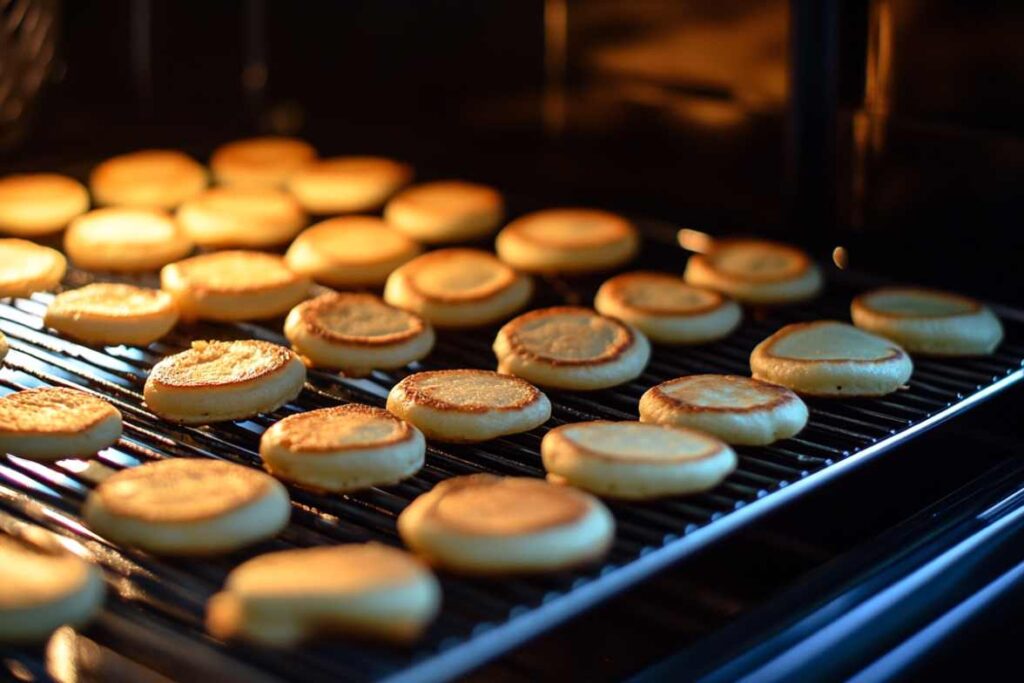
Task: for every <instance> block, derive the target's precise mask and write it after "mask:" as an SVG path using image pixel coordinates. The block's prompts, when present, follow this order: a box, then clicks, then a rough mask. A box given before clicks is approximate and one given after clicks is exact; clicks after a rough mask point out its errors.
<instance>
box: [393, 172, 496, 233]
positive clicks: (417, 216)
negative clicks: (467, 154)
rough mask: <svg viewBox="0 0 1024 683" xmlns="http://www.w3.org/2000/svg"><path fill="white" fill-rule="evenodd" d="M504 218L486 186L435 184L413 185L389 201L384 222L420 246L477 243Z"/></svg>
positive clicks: (493, 196) (474, 184) (453, 182)
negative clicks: (420, 243)
mask: <svg viewBox="0 0 1024 683" xmlns="http://www.w3.org/2000/svg"><path fill="white" fill-rule="evenodd" d="M504 216H505V202H504V200H503V199H502V197H501V193H500V192H498V191H497V190H495V189H494V188H492V187H488V186H487V185H478V184H476V183H467V182H465V181H462V180H438V181H435V182H432V183H423V184H422V185H414V186H412V187H410V188H408V189H405V190H403V191H401V192H399V193H398V194H397V195H395V196H394V197H392V198H391V201H389V202H388V204H387V206H386V207H385V208H384V219H385V220H386V221H387V222H388V223H389V224H390V225H392V226H394V227H395V228H397V229H398V230H401V231H402V232H403V233H405V234H406V235H408V236H409V237H411V238H412V239H414V240H416V241H417V242H423V243H424V244H442V243H445V242H466V241H469V240H476V239H481V238H483V237H487V236H488V235H490V234H492V233H493V232H494V231H495V230H497V229H498V225H500V224H501V221H502V219H503V218H504Z"/></svg>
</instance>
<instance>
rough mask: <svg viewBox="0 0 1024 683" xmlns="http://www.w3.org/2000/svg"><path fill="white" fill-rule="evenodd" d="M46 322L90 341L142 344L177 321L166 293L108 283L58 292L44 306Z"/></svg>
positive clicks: (154, 338) (59, 329)
mask: <svg viewBox="0 0 1024 683" xmlns="http://www.w3.org/2000/svg"><path fill="white" fill-rule="evenodd" d="M44 321H45V322H46V325H47V326H49V327H52V328H53V329H55V330H57V331H58V332H61V333H63V334H66V335H68V336H70V337H74V338H76V339H81V340H83V341H85V342H88V343H91V344H136V345H139V346H146V345H148V344H151V343H153V342H155V341H156V340H157V339H159V338H160V337H162V336H164V335H165V334H167V333H168V332H170V330H171V328H172V327H174V325H175V323H177V322H178V306H177V304H176V303H175V302H174V297H172V296H171V295H170V294H168V293H167V292H163V291H160V290H159V289H148V288H146V287H135V286H133V285H122V284H115V283H109V282H103V283H94V284H91V285H86V286H84V287H79V288H78V289H70V290H68V291H66V292H61V293H60V294H58V295H57V296H55V297H54V299H53V301H52V302H50V305H49V306H48V307H47V309H46V317H45V319H44Z"/></svg>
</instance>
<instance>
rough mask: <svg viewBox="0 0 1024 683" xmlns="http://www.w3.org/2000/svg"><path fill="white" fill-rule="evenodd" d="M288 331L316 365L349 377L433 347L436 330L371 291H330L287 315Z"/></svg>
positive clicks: (418, 355)
mask: <svg viewBox="0 0 1024 683" xmlns="http://www.w3.org/2000/svg"><path fill="white" fill-rule="evenodd" d="M284 334H285V336H286V337H288V341H290V342H291V343H292V348H294V349H295V351H296V352H297V353H298V354H299V355H301V356H303V357H304V358H305V359H307V361H308V362H310V363H312V364H313V365H314V366H317V367H322V368H337V369H340V370H342V371H343V372H344V373H345V374H346V375H348V376H350V377H362V376H365V375H368V374H370V372H371V371H372V370H375V369H381V370H393V369H395V368H401V367H404V366H406V365H408V364H409V363H412V362H413V361H417V360H420V359H421V358H424V357H426V356H427V354H429V353H430V351H431V349H433V348H434V339H435V335H434V328H432V327H431V326H430V325H429V324H428V323H427V322H425V321H424V320H423V319H422V318H420V317H419V316H417V315H413V314H412V313H407V312H406V311H403V310H401V309H398V308H395V307H393V306H388V305H387V304H386V303H384V302H383V301H382V300H381V299H380V298H378V297H376V296H374V295H373V294H365V293H359V292H328V293H326V294H321V295H320V296H318V297H316V298H315V299H310V300H309V301H303V302H302V303H301V304H299V305H298V306H296V307H295V308H293V309H292V310H291V312H290V313H289V314H288V317H287V318H286V319H285V321H284Z"/></svg>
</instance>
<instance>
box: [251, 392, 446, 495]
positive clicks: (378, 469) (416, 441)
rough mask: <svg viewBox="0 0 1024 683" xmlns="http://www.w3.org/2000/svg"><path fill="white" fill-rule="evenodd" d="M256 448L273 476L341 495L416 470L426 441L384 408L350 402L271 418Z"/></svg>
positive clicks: (421, 464) (404, 476) (411, 427)
mask: <svg viewBox="0 0 1024 683" xmlns="http://www.w3.org/2000/svg"><path fill="white" fill-rule="evenodd" d="M259 452H260V457H261V458H262V459H263V466H264V467H265V468H266V469H267V471H268V472H270V473H271V474H273V475H274V476H276V477H280V478H282V479H287V480H289V481H294V482H296V483H299V484H302V485H304V486H308V487H310V488H316V489H318V490H328V492H335V493H341V492H350V490H359V489H361V488H369V487H370V486H383V485H387V484H393V483H397V482H398V481H401V480H402V479H404V478H407V477H410V476H412V475H414V474H416V473H417V472H419V471H420V469H421V468H422V467H423V459H424V455H425V453H426V441H425V440H424V438H423V434H422V433H420V430H418V429H417V428H416V427H413V426H411V425H409V424H408V423H407V422H404V421H403V420H400V419H398V418H397V417H395V416H394V415H392V414H390V413H388V412H387V411H385V410H382V409H380V408H372V407H370V405H362V404H359V403H349V404H347V405H336V407H334V408H324V409H321V410H318V411H309V412H307V413H299V414H297V415H292V416H289V417H287V418H285V419H284V420H281V421H279V422H275V423H274V424H273V425H272V426H271V427H270V428H269V429H267V430H266V431H265V432H263V436H262V437H261V438H260V446H259Z"/></svg>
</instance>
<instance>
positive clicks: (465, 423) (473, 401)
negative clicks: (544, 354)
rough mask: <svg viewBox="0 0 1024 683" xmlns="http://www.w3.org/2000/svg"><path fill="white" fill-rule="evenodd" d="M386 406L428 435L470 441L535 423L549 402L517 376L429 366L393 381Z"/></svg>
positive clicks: (547, 411) (540, 420)
mask: <svg viewBox="0 0 1024 683" xmlns="http://www.w3.org/2000/svg"><path fill="white" fill-rule="evenodd" d="M388 410H390V411H391V412H392V413H394V414H395V415H397V416H398V417H400V418H402V419H403V420H407V421H409V422H411V423H412V424H414V425H416V426H417V427H419V428H420V429H421V430H422V431H423V433H424V434H426V436H427V438H428V439H435V440H437V441H448V442H452V443H472V442H475V441H486V440H488V439H495V438H497V437H499V436H504V435H506V434H518V433H519V432H525V431H529V430H531V429H533V428H534V427H539V426H540V425H542V424H544V423H545V422H547V421H548V418H549V417H551V402H550V401H548V397H547V396H545V395H544V394H543V393H541V392H540V391H538V389H537V387H535V386H533V385H532V384H530V383H529V382H525V381H523V380H521V379H519V378H518V377H512V376H510V375H499V374H498V373H496V372H491V371H490V370H433V371H430V372H417V373H416V374H413V375H409V376H408V377H406V378H405V379H403V380H402V381H401V382H399V383H398V384H396V385H395V386H394V387H393V388H392V389H391V391H390V393H388Z"/></svg>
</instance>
